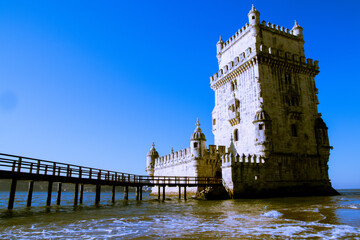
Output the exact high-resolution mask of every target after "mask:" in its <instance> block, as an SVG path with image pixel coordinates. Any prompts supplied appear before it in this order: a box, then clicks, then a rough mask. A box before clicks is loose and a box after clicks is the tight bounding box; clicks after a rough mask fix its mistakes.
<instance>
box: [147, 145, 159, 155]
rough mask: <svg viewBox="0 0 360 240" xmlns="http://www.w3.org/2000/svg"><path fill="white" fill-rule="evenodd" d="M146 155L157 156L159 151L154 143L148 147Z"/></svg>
mask: <svg viewBox="0 0 360 240" xmlns="http://www.w3.org/2000/svg"><path fill="white" fill-rule="evenodd" d="M147 155H148V156H155V157H159V153H158V152H157V151H156V149H155V144H154V143H153V144H152V147H151V148H150V150H149V152H148V154H147Z"/></svg>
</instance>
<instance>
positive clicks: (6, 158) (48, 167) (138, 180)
mask: <svg viewBox="0 0 360 240" xmlns="http://www.w3.org/2000/svg"><path fill="white" fill-rule="evenodd" d="M0 170H3V171H7V172H12V173H14V174H15V173H28V174H34V175H35V174H36V175H46V176H54V177H67V178H77V179H89V180H103V181H111V182H116V183H125V184H126V183H128V184H129V183H130V184H139V185H216V184H221V181H222V180H221V179H218V178H212V177H187V176H145V175H135V174H129V173H123V172H116V171H109V170H104V169H99V168H90V167H85V166H78V165H74V164H67V163H60V162H53V161H48V160H42V159H36V158H29V157H23V156H17V155H10V154H4V153H0Z"/></svg>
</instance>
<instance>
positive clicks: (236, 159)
mask: <svg viewBox="0 0 360 240" xmlns="http://www.w3.org/2000/svg"><path fill="white" fill-rule="evenodd" d="M221 162H222V167H223V168H224V167H232V166H235V165H241V164H250V163H251V164H254V163H256V164H265V158H264V156H262V155H259V154H245V153H243V154H236V155H234V154H232V153H227V154H224V155H223V156H222V157H221Z"/></svg>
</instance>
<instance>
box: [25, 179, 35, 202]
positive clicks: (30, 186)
mask: <svg viewBox="0 0 360 240" xmlns="http://www.w3.org/2000/svg"><path fill="white" fill-rule="evenodd" d="M33 190H34V181H30V182H29V188H28V196H27V201H26V206H27V207H31V200H32V194H33Z"/></svg>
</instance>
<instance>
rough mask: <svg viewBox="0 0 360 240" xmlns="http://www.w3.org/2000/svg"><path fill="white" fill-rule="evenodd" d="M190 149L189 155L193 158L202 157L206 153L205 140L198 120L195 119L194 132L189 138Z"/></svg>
mask: <svg viewBox="0 0 360 240" xmlns="http://www.w3.org/2000/svg"><path fill="white" fill-rule="evenodd" d="M190 148H191V154H192V155H194V156H195V157H201V156H203V154H204V152H205V151H206V138H205V134H204V133H202V131H201V128H200V123H199V119H197V122H196V128H195V131H194V133H193V134H192V135H191V138H190Z"/></svg>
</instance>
